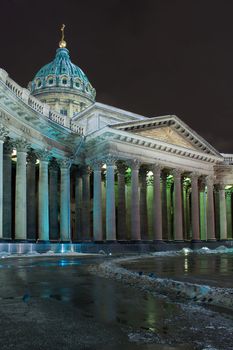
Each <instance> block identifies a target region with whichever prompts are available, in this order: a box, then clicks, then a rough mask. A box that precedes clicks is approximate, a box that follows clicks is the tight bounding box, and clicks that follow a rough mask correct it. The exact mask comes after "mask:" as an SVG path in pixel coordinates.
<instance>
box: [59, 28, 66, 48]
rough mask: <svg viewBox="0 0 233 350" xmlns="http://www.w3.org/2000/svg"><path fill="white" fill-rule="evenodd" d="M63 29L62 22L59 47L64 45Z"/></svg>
mask: <svg viewBox="0 0 233 350" xmlns="http://www.w3.org/2000/svg"><path fill="white" fill-rule="evenodd" d="M64 30H65V24H62V26H61V41H60V42H59V47H60V48H64V47H66V42H65V40H64V37H65V35H64Z"/></svg>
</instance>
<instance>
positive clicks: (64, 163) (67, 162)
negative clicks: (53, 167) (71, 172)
mask: <svg viewBox="0 0 233 350" xmlns="http://www.w3.org/2000/svg"><path fill="white" fill-rule="evenodd" d="M57 162H58V164H59V166H60V169H70V167H71V164H72V160H71V159H70V158H63V159H58V160H57Z"/></svg>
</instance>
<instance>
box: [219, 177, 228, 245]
mask: <svg viewBox="0 0 233 350" xmlns="http://www.w3.org/2000/svg"><path fill="white" fill-rule="evenodd" d="M218 190H219V219H220V239H223V240H225V239H227V210H226V196H225V185H224V184H223V183H220V184H219V186H218Z"/></svg>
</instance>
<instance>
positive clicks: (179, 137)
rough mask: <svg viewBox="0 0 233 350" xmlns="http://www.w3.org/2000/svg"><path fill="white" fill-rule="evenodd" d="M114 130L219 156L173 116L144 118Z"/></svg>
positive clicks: (117, 126)
mask: <svg viewBox="0 0 233 350" xmlns="http://www.w3.org/2000/svg"><path fill="white" fill-rule="evenodd" d="M113 127H114V128H115V129H118V130H124V131H126V132H128V133H134V134H137V135H139V136H141V137H144V138H145V137H148V138H150V139H154V140H158V141H162V142H166V143H167V144H171V145H175V146H177V147H183V148H186V149H187V148H188V149H190V150H192V151H193V150H195V151H198V152H201V153H205V154H209V155H213V156H217V157H218V158H219V159H222V156H221V154H220V153H219V152H218V151H217V150H216V149H215V148H214V147H213V146H211V145H210V144H209V143H208V142H207V141H206V140H205V139H203V137H201V136H200V135H198V134H197V133H196V132H195V131H194V130H192V129H191V128H190V127H189V126H188V125H187V124H185V123H184V122H183V121H182V120H181V119H180V118H178V117H177V116H175V115H167V116H162V117H153V118H146V120H140V121H133V122H125V123H121V124H118V125H114V126H113Z"/></svg>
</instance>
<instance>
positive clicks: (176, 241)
mask: <svg viewBox="0 0 233 350" xmlns="http://www.w3.org/2000/svg"><path fill="white" fill-rule="evenodd" d="M173 242H175V243H184V240H183V239H174V241H173Z"/></svg>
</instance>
